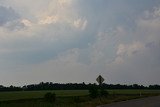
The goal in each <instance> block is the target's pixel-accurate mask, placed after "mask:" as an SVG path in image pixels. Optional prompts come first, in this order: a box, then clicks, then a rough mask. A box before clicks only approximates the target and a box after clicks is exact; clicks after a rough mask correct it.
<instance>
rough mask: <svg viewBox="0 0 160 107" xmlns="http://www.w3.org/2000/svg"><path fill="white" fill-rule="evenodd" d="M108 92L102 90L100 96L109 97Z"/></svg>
mask: <svg viewBox="0 0 160 107" xmlns="http://www.w3.org/2000/svg"><path fill="white" fill-rule="evenodd" d="M108 94H109V93H108V91H106V90H104V89H101V90H100V96H102V97H107V96H108Z"/></svg>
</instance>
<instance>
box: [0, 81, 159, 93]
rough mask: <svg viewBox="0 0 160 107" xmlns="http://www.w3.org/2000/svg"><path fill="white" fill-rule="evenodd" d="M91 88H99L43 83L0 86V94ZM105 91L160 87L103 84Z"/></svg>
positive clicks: (155, 86) (74, 84)
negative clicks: (4, 92)
mask: <svg viewBox="0 0 160 107" xmlns="http://www.w3.org/2000/svg"><path fill="white" fill-rule="evenodd" d="M90 87H98V86H97V85H96V84H91V83H89V84H85V83H84V82H83V83H66V84H59V83H52V82H46V83H44V82H41V83H39V84H30V85H25V86H23V87H15V86H9V87H5V86H2V85H0V92H2V91H22V90H23V91H37V90H88V89H89V88H90ZM101 87H102V88H103V89H154V90H156V89H157V90H158V89H160V85H150V86H149V87H146V86H143V85H138V84H133V85H121V84H105V83H104V84H102V86H101Z"/></svg>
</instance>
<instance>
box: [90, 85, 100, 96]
mask: <svg viewBox="0 0 160 107" xmlns="http://www.w3.org/2000/svg"><path fill="white" fill-rule="evenodd" d="M89 96H90V97H91V98H97V97H98V89H97V88H96V87H91V88H90V89H89Z"/></svg>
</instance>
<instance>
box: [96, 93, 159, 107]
mask: <svg viewBox="0 0 160 107" xmlns="http://www.w3.org/2000/svg"><path fill="white" fill-rule="evenodd" d="M98 107H160V96H156V97H148V98H141V99H134V100H129V101H122V102H116V103H112V104H107V105H103V106H98Z"/></svg>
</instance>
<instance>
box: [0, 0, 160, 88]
mask: <svg viewBox="0 0 160 107" xmlns="http://www.w3.org/2000/svg"><path fill="white" fill-rule="evenodd" d="M99 74H101V75H102V76H103V77H104V78H105V83H113V84H117V83H120V84H135V83H136V84H143V85H149V84H160V0H0V84H2V85H7V86H8V85H16V86H20V85H26V84H32V83H39V82H42V81H44V82H47V81H48V82H57V83H68V82H72V83H75V82H78V83H80V82H86V83H89V82H92V83H95V82H96V77H97V76H98V75H99Z"/></svg>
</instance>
